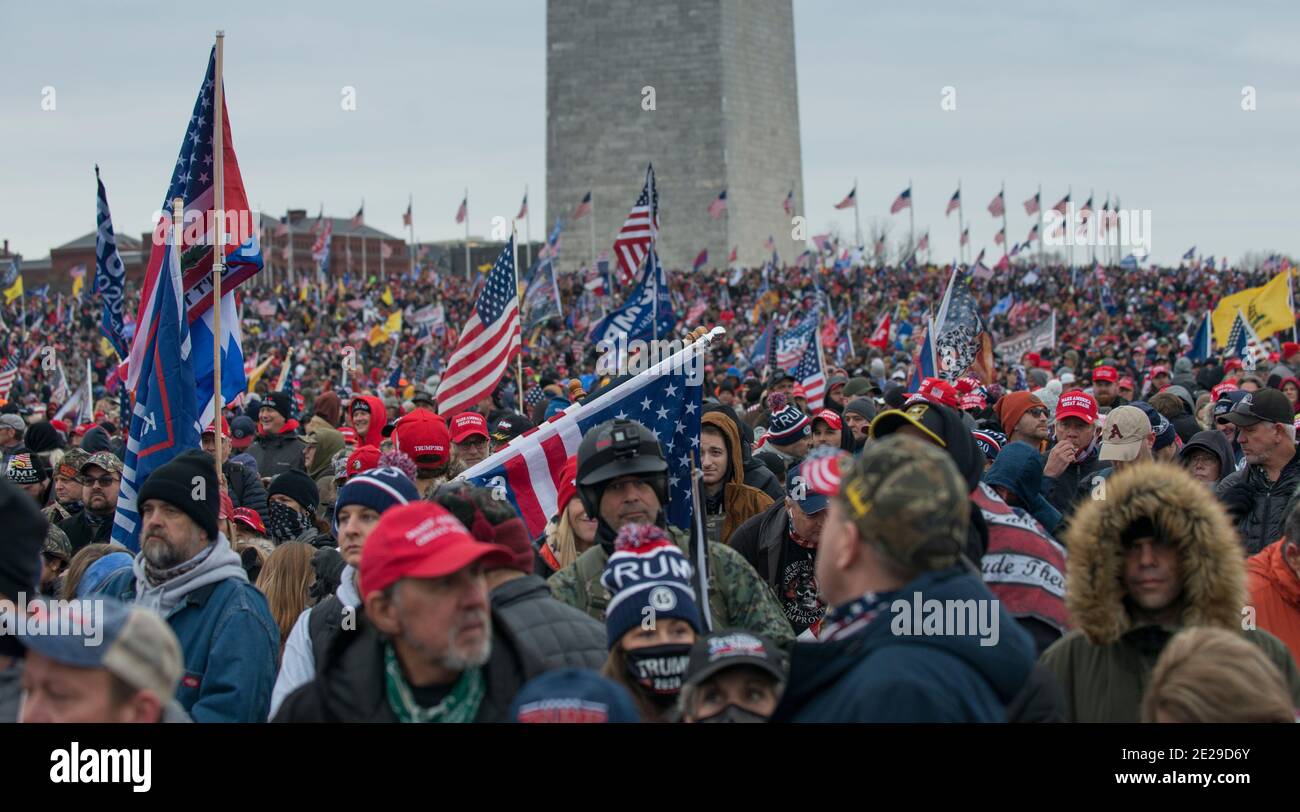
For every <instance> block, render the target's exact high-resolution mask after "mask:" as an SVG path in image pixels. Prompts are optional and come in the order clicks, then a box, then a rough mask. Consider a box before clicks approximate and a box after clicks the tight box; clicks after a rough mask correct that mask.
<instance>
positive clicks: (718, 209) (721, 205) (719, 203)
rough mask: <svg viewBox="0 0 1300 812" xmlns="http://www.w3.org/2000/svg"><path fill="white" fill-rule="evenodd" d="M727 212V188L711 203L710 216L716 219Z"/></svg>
mask: <svg viewBox="0 0 1300 812" xmlns="http://www.w3.org/2000/svg"><path fill="white" fill-rule="evenodd" d="M726 212H727V190H726V189H723V190H722V191H721V192H719V193H718V196H717V197H716V198H714V199H713V202H712V203H710V204H709V216H710V217H712V218H713V219H714V220H717V219H718V218H720V217H722V215H724V214H726Z"/></svg>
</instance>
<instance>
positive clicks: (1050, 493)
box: [1043, 451, 1110, 521]
mask: <svg viewBox="0 0 1300 812" xmlns="http://www.w3.org/2000/svg"><path fill="white" fill-rule="evenodd" d="M1109 467H1110V463H1108V462H1102V461H1101V460H1099V459H1097V452H1096V451H1093V452H1092V453H1091V454H1089V455H1088V456H1087V457H1085V458H1084V460H1083V462H1072V463H1070V464H1069V465H1067V466H1065V470H1064V471H1062V472H1061V474H1060V476H1056V477H1049V476H1047V475H1046V474H1044V475H1043V495H1044V496H1046V497H1047V501H1048V502H1051V503H1052V507H1054V508H1056V509H1057V510H1058V511H1060V512H1061V519H1062V520H1063V521H1064V520H1065V519H1068V518H1069V517H1070V514H1071V513H1074V509H1075V508H1076V507H1078V505H1079V502H1080V501H1081V500H1083V499H1086V498H1087V497H1088V494H1089V493H1090V492H1091V491H1092V487H1093V481H1092V478H1093V476H1094V475H1095V474H1096V473H1097V472H1098V471H1101V470H1103V469H1105V468H1109Z"/></svg>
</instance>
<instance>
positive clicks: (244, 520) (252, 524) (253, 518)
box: [230, 507, 266, 536]
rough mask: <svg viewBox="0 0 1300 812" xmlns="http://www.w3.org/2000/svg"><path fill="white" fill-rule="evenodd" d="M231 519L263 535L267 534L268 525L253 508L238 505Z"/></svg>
mask: <svg viewBox="0 0 1300 812" xmlns="http://www.w3.org/2000/svg"><path fill="white" fill-rule="evenodd" d="M230 519H231V521H233V522H235V523H236V524H242V525H243V526H244V527H247V528H249V529H250V530H256V531H257V532H258V533H261V534H262V535H263V536H265V535H266V525H265V524H263V523H262V517H261V516H260V515H258V512H257V511H256V510H253V509H252V508H246V507H237V508H235V509H234V511H233V512H232V514H231V516H230Z"/></svg>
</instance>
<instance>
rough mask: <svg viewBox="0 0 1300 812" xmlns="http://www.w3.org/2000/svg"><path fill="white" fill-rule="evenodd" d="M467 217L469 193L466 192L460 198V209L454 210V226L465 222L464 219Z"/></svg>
mask: <svg viewBox="0 0 1300 812" xmlns="http://www.w3.org/2000/svg"><path fill="white" fill-rule="evenodd" d="M468 216H469V192H466V193H465V196H464V197H463V198H461V201H460V208H459V209H456V225H460V224H461V223H463V222H465V218H466V217H468Z"/></svg>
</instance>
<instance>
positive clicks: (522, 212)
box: [515, 192, 528, 220]
mask: <svg viewBox="0 0 1300 812" xmlns="http://www.w3.org/2000/svg"><path fill="white" fill-rule="evenodd" d="M527 216H528V193H527V192H524V202H523V203H520V204H519V213H518V214H516V215H515V219H516V220H522V219H524V218H525V217H527Z"/></svg>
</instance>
